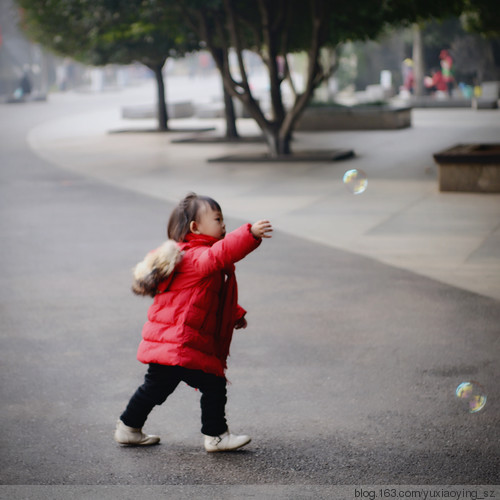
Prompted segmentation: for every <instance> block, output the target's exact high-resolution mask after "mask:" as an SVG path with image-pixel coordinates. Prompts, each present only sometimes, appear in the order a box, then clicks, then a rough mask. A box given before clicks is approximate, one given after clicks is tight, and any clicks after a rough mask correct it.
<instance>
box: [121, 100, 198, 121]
mask: <svg viewBox="0 0 500 500" xmlns="http://www.w3.org/2000/svg"><path fill="white" fill-rule="evenodd" d="M167 112H168V117H169V118H190V117H192V116H193V115H194V106H193V103H192V102H191V101H180V102H168V103H167ZM157 113H158V111H157V106H156V104H143V105H135V106H123V107H122V118H127V119H129V120H137V119H145V118H157Z"/></svg>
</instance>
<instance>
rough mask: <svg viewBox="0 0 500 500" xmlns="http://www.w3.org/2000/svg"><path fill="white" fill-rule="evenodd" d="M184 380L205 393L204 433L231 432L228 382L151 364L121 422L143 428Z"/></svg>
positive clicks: (208, 374)
mask: <svg viewBox="0 0 500 500" xmlns="http://www.w3.org/2000/svg"><path fill="white" fill-rule="evenodd" d="M181 381H183V382H186V384H188V385H190V386H191V387H195V388H196V389H199V390H200V392H201V400H200V405H201V425H202V427H201V432H202V433H203V434H206V435H207V436H219V435H220V434H222V433H224V432H225V431H226V430H227V423H226V416H225V415H226V412H225V408H226V402H227V397H226V379H225V378H224V377H217V376H216V375H212V374H210V373H205V372H203V371H201V370H190V369H188V368H183V367H182V366H165V365H157V364H154V363H151V364H150V365H149V369H148V371H147V373H146V376H145V377H144V384H142V385H141V386H140V387H139V388H138V389H137V391H135V394H134V395H133V396H132V398H131V399H130V401H129V403H128V405H127V408H126V410H125V411H124V412H123V413H122V415H121V417H120V419H121V421H122V422H123V423H124V424H125V425H128V426H129V427H136V428H141V427H142V426H143V425H144V422H146V419H147V418H148V415H149V414H150V412H151V410H152V409H153V408H154V407H155V406H156V405H161V404H162V403H163V402H165V400H166V399H167V397H168V396H169V395H170V394H172V393H173V392H174V390H175V388H176V387H177V386H178V385H179V383H180V382H181Z"/></svg>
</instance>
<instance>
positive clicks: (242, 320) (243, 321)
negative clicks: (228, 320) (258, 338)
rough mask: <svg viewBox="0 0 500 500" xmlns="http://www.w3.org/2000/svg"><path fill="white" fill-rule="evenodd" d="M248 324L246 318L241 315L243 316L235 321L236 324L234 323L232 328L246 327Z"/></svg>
mask: <svg viewBox="0 0 500 500" xmlns="http://www.w3.org/2000/svg"><path fill="white" fill-rule="evenodd" d="M247 325H248V323H247V320H246V319H245V317H244V316H243V318H240V319H239V320H238V321H236V324H235V325H234V328H235V329H236V330H240V329H241V328H246V327H247Z"/></svg>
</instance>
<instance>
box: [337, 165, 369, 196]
mask: <svg viewBox="0 0 500 500" xmlns="http://www.w3.org/2000/svg"><path fill="white" fill-rule="evenodd" d="M342 180H343V181H344V186H345V187H346V188H347V189H348V190H349V191H350V192H351V193H352V194H361V193H363V192H364V191H365V189H366V186H368V179H367V178H366V174H365V173H364V172H363V171H362V170H359V169H357V168H353V169H352V170H348V171H347V172H346V173H345V174H344V177H343V179H342Z"/></svg>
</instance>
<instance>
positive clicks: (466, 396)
mask: <svg viewBox="0 0 500 500" xmlns="http://www.w3.org/2000/svg"><path fill="white" fill-rule="evenodd" d="M455 395H456V396H457V398H458V399H459V400H460V402H461V403H463V405H464V406H465V408H467V409H468V410H469V413H477V412H478V411H481V410H482V409H483V408H484V405H485V404H486V394H485V393H484V389H483V387H482V386H481V385H480V384H478V383H477V382H475V381H474V380H471V381H470V382H462V383H461V384H460V385H459V386H458V387H457V389H456V391H455Z"/></svg>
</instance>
